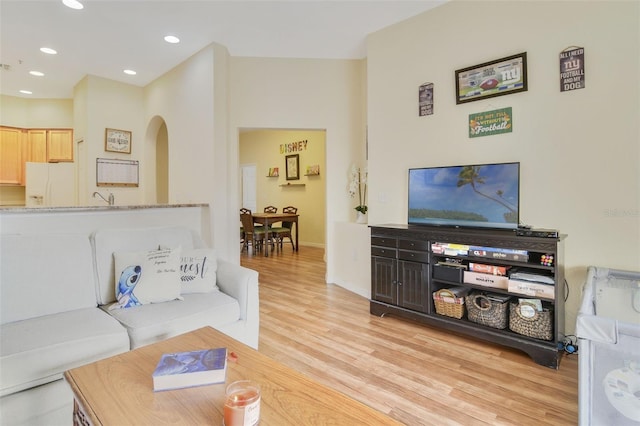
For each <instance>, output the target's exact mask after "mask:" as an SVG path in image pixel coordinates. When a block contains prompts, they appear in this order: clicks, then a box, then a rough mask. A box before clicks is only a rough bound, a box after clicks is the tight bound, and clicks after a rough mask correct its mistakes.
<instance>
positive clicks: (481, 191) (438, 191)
mask: <svg viewBox="0 0 640 426" xmlns="http://www.w3.org/2000/svg"><path fill="white" fill-rule="evenodd" d="M519 207H520V163H516V162H514V163H497V164H474V165H466V166H445V167H426V168H418V169H409V214H408V223H409V224H412V225H440V226H454V227H482V228H503V229H515V228H517V227H518V223H519V220H520V216H519Z"/></svg>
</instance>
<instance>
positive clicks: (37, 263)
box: [0, 227, 259, 425]
mask: <svg viewBox="0 0 640 426" xmlns="http://www.w3.org/2000/svg"><path fill="white" fill-rule="evenodd" d="M0 238H1V241H0V263H1V265H0V339H1V341H0V396H2V398H1V400H0V403H1V405H0V424H3V425H14V424H30V425H33V424H57V420H55V419H68V421H69V422H70V421H71V394H70V391H69V390H68V388H67V387H66V386H65V385H66V384H65V383H64V381H63V380H61V379H62V373H63V372H64V371H65V370H68V369H70V368H74V367H77V366H80V365H83V364H86V363H89V362H93V361H96V360H98V359H102V358H105V357H109V356H112V355H115V354H118V353H122V352H125V351H128V350H130V349H134V348H136V347H139V346H144V345H147V344H150V343H153V342H156V341H159V340H162V339H166V338H168V337H171V336H175V335H177V334H181V333H184V332H187V331H190V330H193V329H196V328H199V327H202V326H206V325H210V326H212V327H214V328H216V329H218V330H220V331H222V332H224V333H226V334H228V335H230V336H231V337H233V338H235V339H237V340H239V341H241V342H243V343H245V344H247V345H249V346H252V347H254V348H257V346H258V330H259V312H258V274H257V272H256V271H253V270H250V269H247V268H243V267H241V266H239V265H235V264H231V263H229V262H225V261H223V260H221V259H217V271H216V284H217V286H218V287H219V291H217V290H214V291H211V292H208V293H199V294H184V295H182V297H181V299H182V300H172V301H167V302H164V303H154V304H145V305H142V306H134V307H130V308H126V309H114V310H109V309H107V306H109V305H110V304H112V303H113V302H115V300H116V295H115V293H116V292H115V272H114V253H117V252H120V251H146V250H157V249H158V247H159V246H165V247H171V248H177V247H179V248H180V249H181V250H188V249H192V248H198V247H202V242H201V240H200V238H199V236H198V235H195V233H194V232H193V231H192V230H190V229H188V228H186V227H153V228H136V229H113V228H108V229H104V230H98V231H96V232H92V233H90V234H89V235H87V233H69V232H65V233H60V234H56V233H54V232H52V233H44V234H43V233H38V234H28V233H19V234H6V233H3V234H2V235H1V236H0Z"/></svg>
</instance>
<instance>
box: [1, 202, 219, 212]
mask: <svg viewBox="0 0 640 426" xmlns="http://www.w3.org/2000/svg"><path fill="white" fill-rule="evenodd" d="M208 206H209V205H208V204H206V203H199V204H148V205H136V206H106V205H105V206H77V207H24V206H16V207H9V206H6V207H0V213H37V212H47V213H52V212H83V211H108V210H140V209H163V208H176V207H208Z"/></svg>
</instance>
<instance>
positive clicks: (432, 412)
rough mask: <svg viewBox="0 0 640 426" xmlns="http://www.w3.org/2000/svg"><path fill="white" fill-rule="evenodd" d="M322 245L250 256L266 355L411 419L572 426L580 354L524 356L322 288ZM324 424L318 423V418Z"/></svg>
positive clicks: (417, 421)
mask: <svg viewBox="0 0 640 426" xmlns="http://www.w3.org/2000/svg"><path fill="white" fill-rule="evenodd" d="M323 256H324V249H318V248H312V247H301V248H300V251H299V252H298V253H292V250H291V246H285V248H284V250H283V251H282V252H280V253H279V254H275V255H274V256H273V257H268V258H264V257H263V256H261V255H258V256H254V255H252V254H251V253H250V254H247V253H246V252H245V253H243V254H242V256H241V263H242V265H243V266H246V267H249V268H252V269H255V270H257V271H258V272H259V273H260V278H259V281H260V348H259V350H260V352H262V353H264V354H266V355H268V356H270V357H271V358H274V359H276V360H278V361H280V362H282V363H283V364H286V365H288V366H290V367H292V368H295V369H296V370H298V371H301V372H303V373H304V374H306V375H308V376H309V377H312V378H313V379H315V380H317V381H319V382H322V383H324V384H326V385H328V386H330V387H332V388H335V389H338V390H340V391H341V392H343V393H345V394H346V395H349V396H350V397H352V398H355V399H357V400H359V401H361V402H363V403H365V404H367V405H369V406H371V407H373V408H375V409H377V410H380V411H382V412H384V413H386V414H387V415H389V416H390V417H393V418H395V419H397V420H399V421H401V422H403V423H405V424H407V425H543V424H548V425H574V424H577V423H578V359H577V355H575V354H574V355H566V356H564V357H563V359H562V361H561V363H560V369H559V370H553V369H550V368H547V367H542V366H540V365H537V364H535V363H534V362H533V361H532V360H531V359H530V358H529V357H528V355H526V354H524V353H523V352H519V351H516V350H512V349H509V348H505V347H502V346H497V345H493V344H488V343H485V342H482V341H479V340H474V339H470V338H468V337H462V336H456V335H453V334H451V333H449V332H446V331H440V330H438V329H436V328H432V327H429V326H425V325H421V324H417V323H414V322H410V321H407V320H401V319H398V318H394V317H392V316H385V317H384V318H379V317H376V316H372V315H371V314H370V313H369V303H368V300H367V299H365V298H363V297H361V296H358V295H356V294H354V293H352V292H349V291H347V290H345V289H343V288H342V287H339V286H337V285H333V284H328V285H327V284H325V264H324V261H323ZM318 424H321V422H318Z"/></svg>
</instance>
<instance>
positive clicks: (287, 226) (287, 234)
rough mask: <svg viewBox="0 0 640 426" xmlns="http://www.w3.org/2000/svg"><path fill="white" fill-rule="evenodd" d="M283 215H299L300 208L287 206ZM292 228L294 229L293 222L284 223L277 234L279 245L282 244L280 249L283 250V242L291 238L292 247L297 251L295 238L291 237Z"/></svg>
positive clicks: (283, 210)
mask: <svg viewBox="0 0 640 426" xmlns="http://www.w3.org/2000/svg"><path fill="white" fill-rule="evenodd" d="M282 213H288V214H297V213H298V208H297V207H293V206H287V207H284V208H283V209H282ZM292 228H293V222H290V221H282V226H281V227H279V228H278V231H277V232H276V235H277V236H278V243H279V244H280V248H282V242H283V240H284V238H289V241H290V242H291V247H292V248H293V250H295V249H296V247H295V244H294V243H293V238H292V237H291V232H292ZM296 232H298V230H297V229H296Z"/></svg>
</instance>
